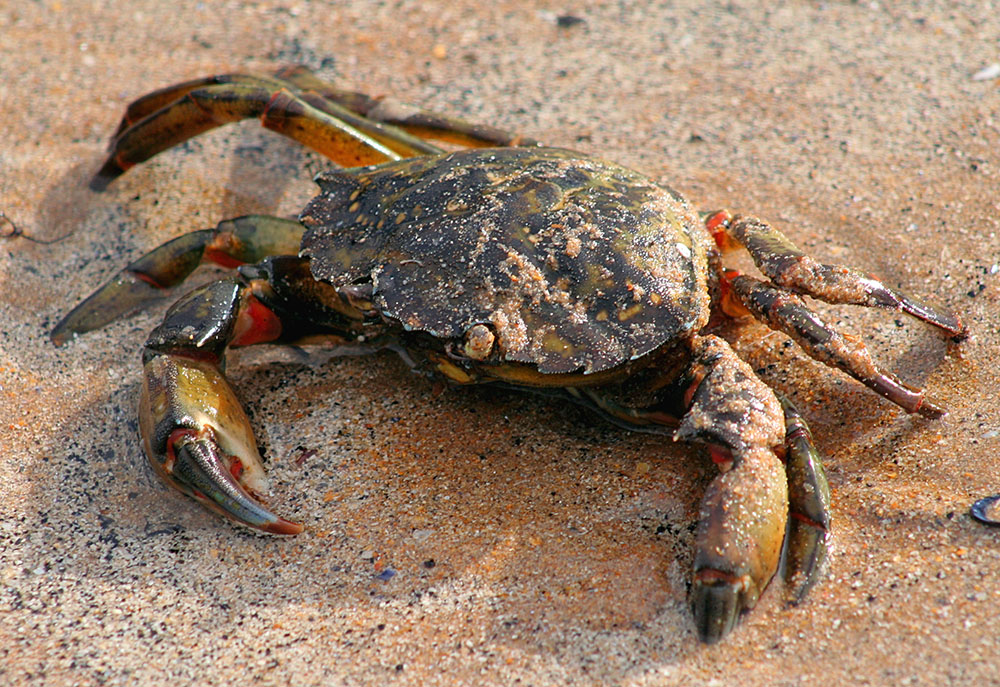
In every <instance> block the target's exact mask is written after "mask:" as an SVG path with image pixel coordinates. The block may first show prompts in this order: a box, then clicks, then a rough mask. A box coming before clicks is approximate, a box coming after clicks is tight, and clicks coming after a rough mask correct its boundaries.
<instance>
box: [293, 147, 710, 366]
mask: <svg viewBox="0 0 1000 687" xmlns="http://www.w3.org/2000/svg"><path fill="white" fill-rule="evenodd" d="M317 182H318V183H319V185H320V187H321V189H322V193H321V194H320V195H319V196H318V197H316V198H315V199H314V200H312V202H310V203H309V205H308V206H307V207H306V209H305V210H304V211H303V213H302V215H301V216H300V218H299V220H300V221H301V222H302V223H303V224H304V225H305V226H306V227H307V228H308V231H307V232H306V234H305V236H304V238H303V243H302V254H303V255H304V256H308V257H309V258H310V265H311V269H312V273H313V275H314V276H315V277H316V278H317V279H319V280H322V281H326V282H329V283H331V284H333V285H334V286H336V287H343V286H345V285H348V284H356V283H370V284H371V285H372V302H373V304H374V305H375V307H376V308H377V309H378V310H379V311H381V314H382V316H383V317H385V318H387V319H389V320H391V321H395V322H398V323H400V324H401V325H402V327H403V328H404V329H406V330H410V331H421V332H426V333H428V334H430V335H432V336H434V337H437V338H440V339H461V338H462V337H463V336H466V337H467V340H468V336H467V333H468V334H469V335H471V336H473V337H475V335H476V334H477V333H478V334H479V337H480V339H481V338H482V337H484V336H486V333H484V329H483V325H485V327H487V328H488V330H490V332H491V333H492V334H493V335H494V336H495V344H494V345H493V350H492V351H490V350H489V348H490V347H489V345H488V343H487V345H486V351H485V352H484V351H483V350H482V348H481V347H480V348H478V349H476V350H477V352H475V353H472V355H471V356H470V357H485V355H484V353H486V354H488V355H489V357H490V360H491V361H492V362H496V363H501V362H515V363H526V364H528V365H530V366H532V367H533V368H534V369H535V370H537V372H539V373H542V375H561V374H566V373H574V372H582V373H583V374H584V375H593V374H595V373H601V372H606V371H610V370H613V369H615V368H618V367H620V366H622V365H623V364H624V363H626V362H628V361H633V360H637V359H639V358H642V357H643V356H646V355H647V354H649V353H651V352H652V351H655V350H657V349H659V348H661V347H662V346H664V344H667V343H668V342H673V341H675V340H676V339H678V338H686V336H687V335H688V334H689V333H690V332H696V331H698V330H699V329H700V328H701V327H702V326H704V324H705V323H706V322H707V319H708V314H709V305H710V303H709V295H708V294H709V290H708V285H707V279H708V276H707V275H708V262H707V254H708V249H709V246H708V244H707V238H708V237H707V235H706V233H705V231H704V228H703V226H702V225H701V223H700V222H699V220H698V218H697V216H696V215H695V214H694V213H693V212H692V210H691V209H690V208H689V207H688V204H687V203H686V202H685V201H684V199H683V198H681V197H680V196H679V195H678V194H676V193H674V192H672V191H670V190H667V189H664V188H661V187H659V186H656V185H654V184H653V183H652V182H651V181H650V180H649V179H647V178H646V177H643V176H642V175H639V174H637V173H636V172H633V171H631V170H628V169H626V168H624V167H620V166H618V165H614V164H611V163H608V162H604V161H601V160H597V159H593V158H588V157H583V156H581V155H580V154H579V153H576V152H570V151H567V150H561V149H552V148H505V149H497V150H495V151H483V150H463V151H459V152H455V153H451V154H449V155H446V156H444V157H436V158H432V157H420V158H413V159H407V160H401V161H396V162H389V163H385V164H380V165H375V166H371V167H365V168H357V169H350V170H337V171H333V172H327V173H323V174H321V175H320V176H319V177H318V178H317ZM486 339H487V342H489V337H488V336H487V337H486ZM473 344H475V340H473ZM467 348H468V347H467ZM473 348H474V349H475V346H473ZM524 376H525V374H524V371H522V373H521V375H520V376H519V379H518V381H521V382H523V381H524V379H523V377H524ZM604 376H605V375H597V376H596V377H595V381H596V380H597V379H600V378H602V377H604ZM533 379H534V381H535V383H539V384H545V383H546V381H547V380H545V379H543V378H541V377H539V376H537V375H534V376H533ZM552 383H555V380H552ZM558 383H560V384H562V383H565V379H563V380H560V381H559V382H558Z"/></svg>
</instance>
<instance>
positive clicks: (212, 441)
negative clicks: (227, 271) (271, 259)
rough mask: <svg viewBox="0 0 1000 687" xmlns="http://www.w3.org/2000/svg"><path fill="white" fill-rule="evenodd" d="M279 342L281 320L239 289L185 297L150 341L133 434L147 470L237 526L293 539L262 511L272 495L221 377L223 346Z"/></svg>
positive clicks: (292, 528) (233, 285)
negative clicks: (265, 499)
mask: <svg viewBox="0 0 1000 687" xmlns="http://www.w3.org/2000/svg"><path fill="white" fill-rule="evenodd" d="M206 313H207V314H208V315H209V317H208V318H206V319H204V320H198V321H197V323H193V321H192V316H193V315H195V314H197V315H200V316H204V315H205V314H206ZM279 333H280V323H279V322H278V321H277V318H276V317H275V316H274V315H273V313H271V312H270V310H268V309H267V308H266V306H264V305H263V304H261V303H260V302H259V300H258V299H257V298H256V297H255V296H254V295H253V293H252V292H251V289H250V287H248V286H247V285H245V284H241V283H239V282H236V281H235V280H228V281H220V282H214V283H212V284H208V285H207V286H205V287H202V288H199V289H196V290H195V291H193V292H191V293H190V294H188V296H187V297H185V298H183V299H181V300H180V301H178V303H177V304H175V306H174V307H172V308H171V309H170V310H169V311H168V312H167V315H166V317H165V318H164V320H163V322H162V323H161V324H160V326H159V327H157V328H156V329H155V330H153V332H152V333H151V334H150V336H149V339H147V341H146V346H145V348H144V349H143V384H142V393H141V396H140V400H139V426H140V431H141V433H142V440H143V444H144V448H145V450H146V455H147V457H148V458H149V461H150V464H151V465H152V466H153V469H154V470H155V471H156V472H157V473H158V474H159V475H160V476H161V477H162V478H163V479H164V481H166V482H167V483H168V484H169V485H171V486H173V487H174V488H176V489H177V490H178V491H180V492H182V493H184V494H186V495H188V496H191V497H192V498H194V499H195V500H197V501H199V502H200V503H202V504H204V505H205V506H207V507H208V508H210V509H211V510H214V511H216V512H217V513H220V514H222V515H224V516H226V517H228V518H230V519H232V520H234V521H236V522H238V523H240V524H242V525H246V526H248V527H252V528H254V529H258V530H261V531H264V532H269V533H271V534H298V533H299V532H301V531H302V525H300V524H299V523H296V522H292V521H290V520H286V519H284V518H282V517H279V516H277V515H275V514H274V513H272V512H271V511H270V510H268V509H267V507H266V506H265V505H264V504H263V500H262V495H263V494H264V493H266V492H267V491H268V488H269V487H268V481H267V477H266V475H265V473H264V467H263V465H262V462H261V457H260V453H259V452H258V450H257V444H256V442H255V441H254V437H253V431H252V430H251V428H250V422H249V420H248V419H247V416H246V413H245V412H244V411H243V408H242V407H241V405H240V403H239V401H238V400H237V399H236V395H235V394H234V393H233V390H232V389H231V388H230V386H229V382H227V381H226V379H225V377H224V376H223V374H222V372H221V371H220V369H219V365H220V363H221V353H222V352H223V351H224V350H225V348H226V347H227V346H228V345H233V344H235V343H244V344H245V343H249V342H257V341H259V340H262V339H268V338H275V337H276V336H277V335H278V334H279Z"/></svg>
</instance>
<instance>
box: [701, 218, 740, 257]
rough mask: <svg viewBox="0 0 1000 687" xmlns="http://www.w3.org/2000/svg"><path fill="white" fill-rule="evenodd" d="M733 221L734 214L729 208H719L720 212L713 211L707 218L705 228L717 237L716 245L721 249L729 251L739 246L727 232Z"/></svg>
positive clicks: (714, 237) (713, 236)
mask: <svg viewBox="0 0 1000 687" xmlns="http://www.w3.org/2000/svg"><path fill="white" fill-rule="evenodd" d="M732 221H733V216H732V215H731V214H730V213H729V211H728V210H719V211H718V212H713V213H712V214H711V215H709V216H708V217H707V218H706V219H705V228H706V229H708V232H709V233H710V234H711V235H712V238H713V239H715V245H717V246H718V247H719V250H721V251H729V250H733V249H735V248H738V247H739V246H738V245H737V243H736V242H735V241H733V239H732V238H730V236H729V234H728V233H726V228H727V227H728V226H729V224H730V222H732Z"/></svg>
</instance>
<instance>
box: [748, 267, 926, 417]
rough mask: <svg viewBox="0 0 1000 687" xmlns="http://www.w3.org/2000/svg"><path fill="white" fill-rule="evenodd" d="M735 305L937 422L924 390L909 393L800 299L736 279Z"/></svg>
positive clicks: (859, 343)
mask: <svg viewBox="0 0 1000 687" xmlns="http://www.w3.org/2000/svg"><path fill="white" fill-rule="evenodd" d="M729 285H730V287H731V288H732V291H733V293H735V294H736V295H737V296H738V297H739V300H740V302H741V303H742V304H743V305H744V306H745V307H746V308H747V309H748V310H749V311H750V312H751V313H752V314H753V316H754V317H756V318H757V319H759V320H760V321H762V322H764V323H765V324H767V325H768V326H769V327H771V328H772V329H777V330H778V331H782V332H784V333H785V334H788V335H789V336H790V337H792V338H793V339H794V340H795V341H796V343H798V344H799V346H801V347H802V349H803V350H804V351H805V352H806V353H808V354H809V355H810V356H812V357H813V358H815V359H816V360H818V361H820V362H821V363H824V364H825V365H831V366H833V367H837V368H840V369H841V370H843V371H844V372H846V373H847V374H849V375H850V376H852V377H854V378H855V379H856V380H858V381H859V382H861V383H862V384H864V385H865V386H867V387H868V388H869V389H871V390H872V391H874V392H876V393H877V394H880V395H882V396H884V397H885V398H887V399H889V400H890V401H892V402H893V403H895V404H896V405H898V406H900V407H901V408H903V409H904V410H906V411H907V412H908V413H919V414H921V415H923V416H924V417H929V418H936V417H941V416H942V415H944V414H945V412H946V411H945V409H944V408H943V407H942V406H941V405H939V404H938V403H937V402H935V401H933V400H931V399H930V398H928V397H927V395H926V394H925V393H924V391H923V389H914V388H912V387H910V386H907V385H906V384H904V383H903V382H902V381H900V380H899V379H898V378H897V377H896V376H895V375H893V374H892V373H890V372H886V371H884V370H881V369H879V367H878V366H877V365H876V364H875V361H874V360H872V357H871V354H870V353H868V349H867V348H866V347H865V345H864V343H863V342H862V341H861V340H859V339H857V338H856V337H853V336H851V335H849V334H843V333H840V332H838V331H837V330H836V329H835V328H834V327H832V326H830V325H828V324H826V323H825V322H823V320H822V319H820V317H819V315H817V314H816V313H815V312H813V311H812V310H811V309H810V308H809V307H808V306H807V305H806V304H805V303H804V302H803V301H802V299H801V298H799V297H798V296H796V295H795V294H793V293H789V292H787V291H784V290H782V289H780V288H778V287H776V286H774V285H772V284H767V283H765V282H762V281H760V280H759V279H754V278H753V277H748V276H745V275H740V276H737V277H735V278H732V279H731V280H730V281H729Z"/></svg>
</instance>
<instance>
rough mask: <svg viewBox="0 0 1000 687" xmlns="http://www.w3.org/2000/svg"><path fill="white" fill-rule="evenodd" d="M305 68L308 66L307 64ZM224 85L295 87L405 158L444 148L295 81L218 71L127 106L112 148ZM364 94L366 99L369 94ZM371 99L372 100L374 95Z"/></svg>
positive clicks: (311, 101)
mask: <svg viewBox="0 0 1000 687" xmlns="http://www.w3.org/2000/svg"><path fill="white" fill-rule="evenodd" d="M302 69H304V67H303V68H302ZM310 76H311V73H310ZM312 78H313V81H315V82H316V83H318V84H322V85H323V86H324V88H325V89H326V90H328V91H331V92H332V93H334V94H341V93H346V92H344V91H337V90H336V89H332V87H330V86H328V85H327V84H325V83H324V82H322V81H320V80H319V79H316V78H315V77H312ZM222 84H237V85H243V86H251V87H253V86H256V87H258V88H262V89H265V90H267V91H269V92H271V93H277V92H278V91H280V90H281V89H283V88H284V89H288V90H291V91H293V92H295V93H296V95H298V96H299V97H301V98H302V99H303V100H304V101H306V102H308V103H309V104H310V105H312V106H313V107H316V108H317V109H319V110H322V111H323V112H326V113H327V114H328V115H332V116H334V117H336V118H337V119H339V120H340V121H342V122H345V123H347V124H349V125H350V126H353V127H354V128H356V129H358V130H359V131H363V132H365V133H366V134H368V135H370V136H371V137H372V138H374V139H375V140H377V141H379V142H380V143H382V144H384V145H386V146H387V147H389V148H392V149H393V150H394V151H396V152H397V153H399V154H400V155H402V156H403V157H412V156H414V155H433V154H436V153H440V152H442V150H441V149H440V148H438V147H437V146H435V145H432V144H430V143H428V142H427V141H424V140H422V139H420V138H417V137H416V136H413V135H412V134H408V133H406V132H405V131H403V130H402V129H399V128H397V127H394V126H392V125H389V124H384V123H382V122H376V121H373V120H370V119H367V118H365V117H364V116H362V115H360V114H358V113H357V111H355V110H353V109H352V108H351V107H349V106H348V105H347V104H344V103H341V102H340V101H339V100H334V101H331V100H327V99H326V98H324V97H323V96H322V95H321V94H319V93H317V92H315V91H312V90H309V89H306V90H302V91H300V89H299V87H298V86H296V85H295V84H294V83H292V82H291V81H286V80H283V79H279V78H267V77H263V76H254V75H250V74H216V75H214V76H208V77H203V78H200V79H193V80H191V81H185V82H183V83H178V84H174V85H172V86H167V87H166V88H161V89H158V90H156V91H153V92H151V93H147V94H146V95H144V96H142V97H141V98H139V99H138V100H136V101H134V102H132V103H131V104H130V105H129V106H128V107H127V108H126V110H125V115H124V116H123V117H122V121H121V123H120V124H119V125H118V130H117V131H116V132H115V135H114V138H112V140H111V144H110V145H111V147H112V148H114V145H115V141H116V139H117V138H118V137H119V136H121V134H122V132H123V131H125V130H126V129H128V128H129V127H130V126H132V125H133V124H135V123H136V122H138V121H140V120H142V119H144V118H145V117H148V116H149V115H151V114H153V113H154V112H156V111H157V110H160V109H162V108H165V107H167V106H169V105H172V104H174V103H175V102H176V101H179V100H180V99H181V98H183V97H184V96H185V95H187V94H188V93H190V92H191V91H194V90H198V89H201V88H205V87H207V86H218V85H222ZM357 95H359V96H360V94H357ZM360 97H361V98H366V97H367V96H360ZM367 99H368V100H371V98H367ZM348 102H350V100H348Z"/></svg>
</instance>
